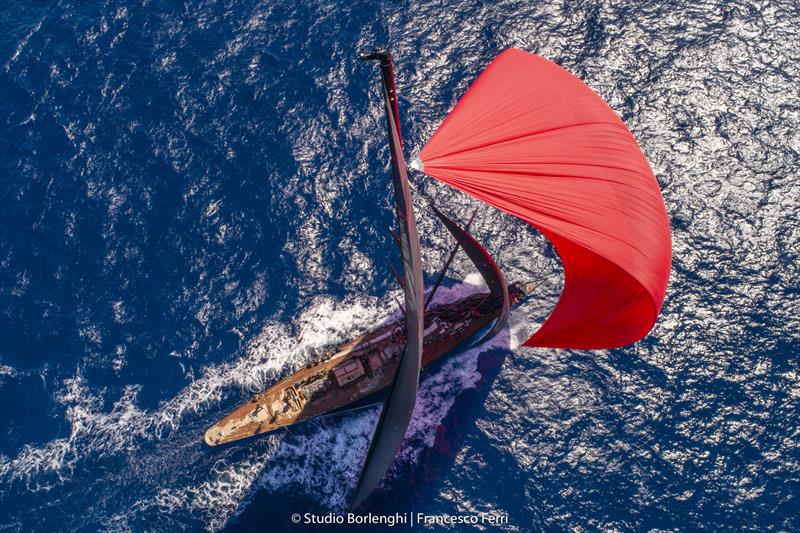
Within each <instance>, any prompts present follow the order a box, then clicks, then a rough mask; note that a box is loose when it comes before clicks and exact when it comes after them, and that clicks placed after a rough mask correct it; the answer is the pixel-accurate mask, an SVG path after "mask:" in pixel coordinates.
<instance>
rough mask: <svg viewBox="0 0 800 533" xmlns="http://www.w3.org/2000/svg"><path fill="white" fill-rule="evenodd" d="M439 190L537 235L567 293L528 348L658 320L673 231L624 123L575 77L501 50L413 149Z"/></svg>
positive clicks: (583, 343)
mask: <svg viewBox="0 0 800 533" xmlns="http://www.w3.org/2000/svg"><path fill="white" fill-rule="evenodd" d="M418 157H419V160H420V162H419V163H418V164H417V165H416V167H417V168H422V170H423V171H424V172H425V173H426V174H428V175H429V176H432V177H434V178H436V179H438V180H440V181H442V182H444V183H447V184H448V185H450V186H452V187H454V188H456V189H459V190H461V191H462V192H465V193H467V194H469V195H471V196H474V197H476V198H478V199H479V200H482V201H483V202H485V203H488V204H489V205H492V206H494V207H496V208H498V209H501V210H503V211H505V212H507V213H509V214H511V215H513V216H515V217H516V218H519V219H521V220H523V221H525V222H527V223H528V224H530V225H531V226H533V227H535V228H536V229H538V230H539V231H541V232H542V233H543V234H544V235H545V236H546V237H547V238H548V239H549V240H550V241H551V242H552V243H553V245H554V246H555V248H556V251H557V252H558V254H559V256H560V257H561V260H562V263H563V265H564V276H565V277H564V291H563V292H562V294H561V297H560V299H559V302H558V304H557V305H556V307H555V309H554V310H553V312H552V313H551V314H550V316H549V317H548V319H547V320H546V321H545V323H544V324H543V325H542V327H541V328H540V329H539V331H537V332H536V333H535V334H534V335H533V336H532V337H531V338H530V339H528V341H526V343H525V344H526V345H528V346H548V347H557V348H579V349H594V348H615V347H619V346H624V345H627V344H630V343H632V342H635V341H637V340H639V339H640V338H642V337H643V336H644V335H646V334H647V333H648V332H649V331H650V329H651V328H652V326H653V325H654V324H655V321H656V318H657V316H658V313H659V312H660V309H661V305H662V303H663V300H664V296H665V293H666V287H667V282H668V279H669V271H670V265H671V235H670V230H669V222H668V219H667V214H666V210H665V207H664V202H663V199H662V197H661V193H660V190H659V187H658V183H657V181H656V179H655V176H654V174H653V172H652V170H651V169H650V166H649V164H648V162H647V160H646V158H645V157H644V154H643V153H642V151H641V148H640V147H639V145H638V144H637V143H636V140H635V139H634V138H633V135H632V134H631V133H630V131H629V130H628V129H627V127H626V126H625V124H624V123H623V122H622V120H620V118H619V117H618V116H617V115H616V114H615V113H614V111H613V110H612V109H611V108H610V107H609V106H608V104H607V103H606V102H605V101H603V100H602V98H600V97H599V96H598V95H597V94H596V93H594V91H592V90H591V89H590V88H589V87H588V86H587V85H586V84H585V83H583V82H582V81H581V80H579V79H578V78H576V77H575V76H573V75H572V74H570V73H569V72H567V71H566V70H564V69H563V68H561V67H560V66H558V65H556V64H555V63H552V62H550V61H548V60H546V59H544V58H542V57H539V56H536V55H534V54H530V53H528V52H523V51H521V50H514V49H510V50H507V51H505V52H503V53H501V54H500V55H499V56H498V57H497V58H496V59H495V60H494V61H493V62H492V63H491V64H490V65H489V66H488V67H487V68H486V69H485V70H484V72H483V73H482V74H481V75H480V76H479V77H478V78H477V79H476V80H475V82H474V83H473V84H472V86H470V88H469V89H468V90H467V92H466V93H465V94H464V96H463V97H462V98H461V99H460V100H459V101H458V103H457V104H456V106H455V108H454V109H453V110H452V111H451V112H450V113H449V114H448V116H447V117H446V118H445V120H444V122H443V123H442V125H441V126H440V127H439V128H438V130H437V131H436V132H435V133H434V135H433V136H432V137H431V139H430V141H429V142H428V143H427V144H426V145H425V146H424V147H423V149H422V151H421V152H420V153H419V156H418Z"/></svg>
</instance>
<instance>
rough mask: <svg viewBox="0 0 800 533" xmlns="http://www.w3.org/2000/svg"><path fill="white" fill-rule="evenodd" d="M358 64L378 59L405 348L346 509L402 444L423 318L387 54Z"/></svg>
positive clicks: (416, 242) (380, 475)
mask: <svg viewBox="0 0 800 533" xmlns="http://www.w3.org/2000/svg"><path fill="white" fill-rule="evenodd" d="M362 59H372V60H378V61H380V66H381V79H382V81H383V100H384V104H385V107H386V124H387V128H388V130H389V146H390V148H391V155H392V182H393V184H394V194H395V209H396V212H397V229H398V236H399V238H400V255H401V258H402V261H403V292H404V294H405V325H406V349H405V352H404V353H403V355H402V359H401V360H400V364H399V366H398V368H397V374H395V377H394V382H393V383H392V386H391V389H390V390H389V395H388V396H387V398H386V401H385V403H384V404H383V410H382V411H381V416H380V419H379V420H378V426H377V427H376V429H375V434H374V435H373V437H372V443H371V444H370V447H369V451H368V452H367V457H366V459H365V460H364V466H363V468H362V470H361V476H360V477H359V480H358V484H357V485H356V490H355V494H354V496H353V500H352V503H351V504H350V508H351V509H355V508H356V507H358V506H359V505H360V504H361V503H362V502H363V501H364V500H365V499H366V498H367V496H369V495H370V494H371V493H372V491H373V490H375V488H376V487H377V486H378V484H379V483H380V481H381V479H382V478H383V476H384V474H385V473H386V471H387V470H388V469H389V466H390V465H391V464H392V461H394V458H395V455H397V451H398V450H399V449H400V446H401V445H402V444H403V439H404V437H405V434H406V429H407V428H408V424H409V422H410V421H411V414H412V412H413V410H414V403H415V402H416V399H417V386H418V384H419V369H420V363H421V359H422V337H423V319H424V308H423V299H422V282H423V279H422V263H421V260H420V249H419V235H418V233H417V225H416V222H415V221H414V208H413V204H412V202H411V192H410V191H409V186H408V175H407V172H406V164H405V159H404V157H403V145H402V140H401V137H400V125H399V120H398V119H399V115H398V110H397V94H396V91H395V87H394V72H393V69H392V58H391V55H390V54H389V53H388V52H384V51H375V52H372V53H370V54H367V55H364V56H362Z"/></svg>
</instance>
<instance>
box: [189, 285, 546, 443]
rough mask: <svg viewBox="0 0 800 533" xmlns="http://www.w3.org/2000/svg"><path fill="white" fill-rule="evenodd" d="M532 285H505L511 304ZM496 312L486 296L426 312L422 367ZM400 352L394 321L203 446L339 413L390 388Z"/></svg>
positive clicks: (238, 413)
mask: <svg viewBox="0 0 800 533" xmlns="http://www.w3.org/2000/svg"><path fill="white" fill-rule="evenodd" d="M536 285H537V284H533V283H528V284H526V285H523V286H519V285H516V284H514V285H511V286H510V287H509V296H510V300H511V303H512V304H514V303H516V302H518V301H519V300H520V299H521V298H522V297H524V296H525V295H527V294H529V293H530V292H531V291H532V290H533V289H534V288H535V287H536ZM499 312H500V301H499V299H498V298H497V297H495V296H492V295H491V294H489V293H480V294H473V295H471V296H467V297H466V298H463V299H461V300H457V301H455V302H452V303H449V304H445V305H440V306H437V307H433V308H432V309H428V310H426V312H425V331H424V342H423V353H422V365H423V366H425V365H429V364H431V363H432V362H434V361H436V360H437V359H440V358H441V357H442V356H444V355H447V354H448V353H449V352H451V351H452V350H453V348H455V347H457V346H459V345H460V344H462V343H463V342H465V341H467V340H468V339H470V338H471V337H472V336H473V335H474V334H475V333H477V332H478V331H480V330H481V329H483V328H484V327H486V326H487V325H488V324H489V323H490V322H491V321H492V320H494V319H495V318H497V316H498V314H499ZM404 348H405V330H404V323H403V322H402V321H397V322H392V323H390V324H387V325H385V326H383V327H380V328H378V329H376V330H374V331H372V332H370V333H367V334H365V335H362V336H361V337H358V338H357V339H354V340H352V341H350V342H347V343H345V344H343V345H341V346H339V347H338V348H335V349H333V350H330V351H329V352H327V353H325V354H324V355H323V356H322V357H321V358H320V359H319V360H317V361H315V362H312V363H309V364H308V365H306V367H305V368H302V369H300V370H298V371H297V372H295V373H293V374H291V375H290V376H288V377H286V378H284V379H283V380H281V381H279V382H278V383H276V384H275V385H273V386H272V387H270V388H269V389H267V390H265V391H263V392H261V393H260V394H258V395H256V396H255V397H254V398H253V399H252V400H250V401H249V402H247V403H245V404H244V405H242V406H240V407H239V408H237V409H236V410H234V411H233V412H232V413H230V414H229V415H228V416H226V417H225V418H223V419H222V420H220V421H219V422H218V423H217V424H215V425H214V426H212V427H211V428H209V429H208V431H206V434H205V442H206V444H208V445H209V446H217V445H220V444H227V443H230V442H233V441H237V440H240V439H244V438H247V437H252V436H254V435H258V434H260V433H267V432H269V431H273V430H275V429H278V428H281V427H284V426H289V425H292V424H295V423H297V422H301V421H303V420H308V419H309V418H312V417H315V416H319V415H322V414H326V413H330V412H333V411H337V410H342V409H344V408H347V406H351V405H352V404H356V403H357V402H359V401H361V400H364V399H365V398H367V397H370V396H373V395H375V394H376V393H378V392H381V391H383V390H384V389H386V388H387V387H388V386H389V385H390V384H391V383H392V379H393V377H394V373H395V371H396V369H397V364H398V361H399V359H400V355H401V354H402V353H403V350H404Z"/></svg>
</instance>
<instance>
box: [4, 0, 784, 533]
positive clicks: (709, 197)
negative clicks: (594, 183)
mask: <svg viewBox="0 0 800 533" xmlns="http://www.w3.org/2000/svg"><path fill="white" fill-rule="evenodd" d="M798 28H800V5H798V3H797V2H796V1H793V0H783V1H777V2H772V1H764V2H745V1H721V0H713V1H707V0H692V1H678V2H669V3H666V2H664V3H662V2H652V1H638V0H619V1H613V2H595V1H581V2H554V1H550V2H546V1H506V0H502V1H493V2H477V1H472V0H459V1H453V0H439V1H433V2H358V3H352V4H351V3H348V2H335V1H331V0H323V1H316V2H315V1H303V2H282V1H275V0H270V1H266V0H261V1H258V0H226V1H222V0H215V1H211V0H207V1H202V0H198V1H191V2H190V1H179V0H164V1H160V0H159V1H156V0H97V1H79V0H60V1H46V0H30V1H6V2H2V4H0V201H1V207H0V532H6V531H8V532H17V531H19V532H29V531H33V532H38V531H47V532H50V531H80V532H91V531H108V532H115V531H155V532H162V531H163V532H172V531H205V530H209V531H232V532H233V531H275V532H277V531H302V530H306V529H309V527H308V526H303V525H302V524H301V525H300V526H295V525H293V524H292V522H291V520H290V515H291V514H292V513H294V512H298V513H305V512H310V513H317V514H320V515H325V514H326V513H331V512H334V513H336V512H341V511H343V510H344V509H345V508H346V505H347V502H348V499H349V496H350V494H351V491H352V488H353V486H354V484H355V481H356V479H357V476H358V471H359V468H360V466H361V463H362V461H363V457H364V455H365V453H366V449H367V446H368V443H369V438H370V436H371V433H372V428H373V427H374V424H375V422H376V420H377V417H378V409H377V408H373V409H368V410H366V411H361V412H358V413H355V414H352V415H349V416H340V417H329V418H324V419H321V420H318V421H316V422H313V423H308V424H305V425H301V426H298V427H296V428H293V429H291V430H289V431H284V432H280V433H275V434H272V435H269V436H266V437H264V438H259V439H254V440H252V441H250V442H245V443H242V444H241V445H235V446H230V447H227V448H224V449H216V448H215V449H209V448H207V447H204V445H203V444H202V435H203V432H204V431H205V429H206V428H207V427H208V426H209V425H211V424H213V423H214V422H215V421H216V420H217V419H218V418H219V417H220V416H222V415H224V414H225V413H226V412H228V411H229V410H231V409H232V408H234V407H235V406H236V405H237V404H238V403H240V402H242V401H245V400H246V399H248V398H249V397H250V395H252V394H253V393H254V392H255V391H258V390H260V389H262V388H264V387H266V386H269V385H270V384H272V383H274V382H275V381H276V380H278V379H280V378H281V377H283V376H285V375H287V374H288V373H290V372H291V371H293V370H295V369H297V368H299V367H300V366H302V365H304V364H305V363H306V362H307V361H309V360H311V359H313V358H314V356H315V354H316V353H318V352H319V351H321V350H323V349H324V348H326V347H328V346H331V345H333V344H335V343H337V342H341V341H343V340H345V339H348V338H350V337H352V336H354V335H356V334H357V333H361V332H364V331H367V330H368V329H370V328H371V327H373V326H374V325H375V324H379V323H381V322H384V321H385V320H388V319H391V318H392V317H395V318H396V317H397V314H398V311H397V305H396V303H395V297H396V296H397V295H398V294H399V293H400V292H399V289H398V287H397V284H396V282H395V281H394V279H393V276H392V274H391V267H390V265H391V264H394V265H395V266H396V267H398V266H399V260H398V254H397V249H396V246H395V245H394V243H393V240H392V237H391V233H390V228H391V227H392V225H393V211H392V205H393V204H392V197H391V185H390V180H389V166H388V150H387V143H386V133H385V128H384V122H383V109H382V107H381V103H380V93H379V90H378V87H379V82H378V80H379V78H378V72H377V67H376V66H375V65H374V64H365V63H363V62H361V61H359V60H358V59H357V54H358V52H359V51H362V50H365V49H371V48H372V47H373V46H375V45H379V46H386V45H388V46H390V48H391V50H392V52H393V53H394V56H395V68H396V75H397V86H398V90H399V92H400V111H401V115H402V128H403V132H404V137H405V141H406V152H407V155H408V156H409V158H410V157H412V156H413V155H414V154H416V153H417V152H418V151H419V150H420V149H421V147H422V146H423V145H424V143H425V141H426V140H427V139H428V138H429V137H430V135H431V134H432V133H433V132H434V131H435V129H436V127H437V126H438V125H439V124H440V122H441V121H442V119H443V118H444V117H445V116H446V114H447V112H448V111H449V110H450V109H451V108H452V106H453V105H454V104H455V102H456V101H457V99H458V98H459V96H460V95H461V94H463V92H464V91H465V89H466V88H467V87H468V86H469V84H470V83H471V82H472V80H473V79H474V78H475V77H476V76H477V75H478V73H480V71H481V70H482V69H483V68H484V67H485V66H486V65H487V64H488V63H489V62H490V61H491V60H492V59H493V58H494V57H495V56H496V55H497V54H498V53H500V52H501V51H502V50H504V49H506V48H508V47H518V48H521V49H524V50H528V51H532V52H536V53H538V54H541V55H543V56H545V57H547V58H549V59H551V60H553V61H555V62H557V63H559V64H561V65H562V66H564V67H565V68H567V69H568V70H570V71H571V72H573V73H575V74H576V75H578V76H579V77H580V78H582V79H583V80H585V81H586V82H587V83H588V84H589V85H590V86H591V87H592V88H593V89H594V90H595V91H597V92H598V93H599V94H600V95H602V96H603V97H604V98H605V99H606V100H607V101H608V102H609V103H610V104H611V106H612V107H613V108H614V109H615V110H616V112H617V113H618V114H619V115H620V116H621V117H622V118H623V120H624V121H625V122H626V123H627V125H628V126H629V128H630V129H631V131H632V132H633V133H634V135H635V136H636V138H637V139H638V140H639V141H640V143H641V146H642V149H643V150H644V153H645V154H646V155H647V157H648V159H649V161H650V162H651V165H652V167H653V170H654V171H655V174H656V175H657V177H658V181H659V184H660V186H661V188H662V191H663V195H664V199H665V203H666V207H667V211H668V213H669V219H670V223H671V227H672V232H673V241H674V248H673V255H674V258H673V263H672V272H671V279H670V285H669V289H668V292H667V297H666V301H665V303H664V308H663V311H662V314H661V317H660V319H659V321H658V323H657V324H656V326H655V328H654V329H653V331H652V332H651V333H650V335H648V336H647V337H646V338H645V339H644V340H642V341H641V342H639V343H637V344H635V345H633V346H630V347H627V348H623V349H617V350H608V351H595V352H590V351H567V350H548V349H529V348H522V347H520V346H519V345H520V344H521V343H522V342H523V341H524V340H525V339H526V338H527V337H528V336H529V335H530V334H531V333H532V332H533V331H534V330H535V328H536V327H537V326H538V325H539V324H541V322H542V321H543V320H544V319H545V318H546V317H547V315H548V313H549V312H550V311H551V310H552V308H553V306H554V305H555V302H556V300H557V298H558V295H559V293H560V290H561V285H562V272H561V267H560V262H559V260H558V257H557V255H555V253H554V252H553V250H552V248H551V247H550V246H549V245H548V243H547V242H546V240H545V239H544V238H543V237H542V236H541V235H539V234H537V233H536V232H535V231H534V230H533V229H531V228H529V227H527V226H526V225H525V224H523V223H520V222H518V221H516V220H514V219H511V218H510V217H508V216H506V215H504V214H501V213H498V212H496V211H494V210H492V209H491V208H489V207H483V208H480V209H479V210H478V217H477V219H476V222H475V223H474V226H473V228H474V230H475V234H476V236H477V237H478V238H479V239H480V240H481V241H482V242H484V243H485V245H486V246H487V247H488V249H489V250H490V251H491V252H492V253H493V254H494V255H495V258H496V259H497V261H498V263H499V264H500V266H501V267H502V268H503V270H504V271H505V272H506V276H507V278H508V279H509V280H510V281H527V280H530V279H538V278H544V279H546V280H547V282H546V284H545V285H544V286H543V288H542V289H541V290H540V291H539V292H538V293H537V294H536V295H535V296H534V297H533V298H532V299H530V300H529V301H528V302H527V303H526V304H525V305H523V306H521V307H520V308H519V309H517V310H515V312H514V313H513V315H512V320H511V325H510V328H509V329H508V330H507V331H506V332H504V333H503V334H502V335H500V337H499V338H498V339H496V340H495V341H494V342H493V343H492V344H491V345H489V346H485V347H483V348H482V349H480V350H479V351H472V352H467V353H464V354H461V355H458V356H455V357H452V358H450V359H448V360H447V361H446V362H444V363H443V364H441V365H438V366H437V367H436V368H433V369H430V370H426V371H425V372H424V376H423V380H422V383H421V388H420V393H419V399H418V402H417V407H416V410H415V414H414V419H413V421H412V424H411V429H410V430H409V433H408V435H407V441H406V443H405V445H404V447H403V449H402V451H401V454H400V457H399V459H398V460H397V461H396V463H395V466H394V467H393V469H392V470H391V472H390V475H389V476H388V477H387V479H386V480H385V483H384V484H383V486H382V488H381V490H380V491H379V493H378V495H377V496H376V497H375V498H373V499H372V500H371V502H370V503H369V505H368V510H369V511H371V512H373V513H376V514H388V513H395V512H406V511H411V510H414V511H417V512H423V513H426V514H429V515H441V514H455V515H457V514H471V513H479V512H488V513H498V514H500V515H507V516H508V524H506V525H504V526H502V527H500V528H499V529H492V528H489V527H486V526H483V527H480V526H472V525H462V526H458V527H454V528H452V529H446V528H441V527H427V528H424V527H423V528H421V529H423V530H428V531H445V530H447V531H477V530H487V531H491V530H503V531H520V532H527V531H540V530H549V531H562V530H570V531H596V530H605V531H649V530H657V531H690V530H716V531H740V530H748V531H768V530H774V531H798V530H800V518H799V516H800V430H799V429H798V426H799V425H800V424H799V423H800V360H799V356H800V320H799V319H798V316H800V294H798V293H799V292H800V282H799V281H798V280H800V261H799V260H798V254H800V181H799V180H800V172H799V171H798V168H800V133H799V131H800V89H799V87H800V63H799V62H798V58H800V29H798ZM412 179H413V181H414V182H415V184H416V187H417V190H416V192H415V196H416V199H417V205H416V208H417V217H418V219H419V226H420V232H421V239H422V245H423V248H424V256H423V260H424V265H425V269H426V271H427V272H428V279H429V281H430V280H432V279H433V276H434V275H435V273H436V272H437V270H438V269H439V267H440V265H441V264H442V263H443V261H444V259H445V257H446V256H447V254H448V252H449V249H450V247H451V245H452V243H451V242H450V240H449V238H448V237H447V236H446V235H445V231H444V230H443V228H442V227H441V226H440V225H439V224H438V223H437V221H436V219H435V217H434V216H433V214H432V213H431V211H430V210H429V209H428V208H427V202H428V201H435V202H437V203H438V204H439V205H441V206H444V207H446V208H447V209H448V210H449V212H450V213H451V214H452V215H453V216H455V217H456V218H457V219H459V220H462V221H464V220H466V219H467V218H468V217H469V216H470V214H471V213H472V211H473V209H474V208H475V207H477V206H478V204H477V203H476V202H475V201H473V200H471V199H470V198H468V197H466V196H464V195H462V194H461V193H458V192H455V191H453V190H451V189H448V188H447V187H446V186H444V185H442V184H440V183H438V182H435V181H433V180H430V179H428V178H426V177H424V176H422V175H420V174H417V173H413V174H412ZM479 279H480V278H479V277H477V276H476V275H475V274H474V273H473V272H472V270H471V268H470V266H469V263H468V260H467V259H466V258H465V257H463V255H462V256H459V257H458V259H457V260H456V262H455V266H454V269H453V270H452V271H451V272H450V274H449V279H448V281H447V284H446V287H445V289H443V290H442V291H440V292H439V293H438V294H437V299H439V300H440V301H447V300H448V299H452V298H456V297H458V296H459V295H463V294H466V293H469V292H473V291H477V290H481V283H480V281H479ZM376 529H377V528H376ZM352 530H354V531H369V530H370V528H369V527H361V528H355V529H351V531H352ZM394 530H397V531H401V530H403V527H397V528H395V529H394Z"/></svg>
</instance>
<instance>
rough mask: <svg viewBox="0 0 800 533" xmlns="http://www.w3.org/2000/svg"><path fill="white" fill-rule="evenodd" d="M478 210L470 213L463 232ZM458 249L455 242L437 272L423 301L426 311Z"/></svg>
mask: <svg viewBox="0 0 800 533" xmlns="http://www.w3.org/2000/svg"><path fill="white" fill-rule="evenodd" d="M479 208H480V206H478V207H476V208H475V211H473V212H472V216H471V217H469V222H467V225H466V226H464V230H465V231H469V227H470V226H471V225H472V221H473V220H475V215H477V214H478V209H479ZM460 247H461V244H459V242H458V241H456V245H455V247H454V248H453V251H451V252H450V256H449V257H448V258H447V261H445V263H444V267H442V270H441V272H439V277H437V278H436V283H434V284H433V288H432V289H431V292H430V293H428V297H427V298H426V299H425V305H424V306H423V309H427V308H428V304H430V303H431V301H432V300H433V295H434V294H436V291H437V290H438V289H439V285H441V283H442V280H443V279H444V275H445V274H446V273H447V270H448V269H449V268H450V263H452V262H453V259H455V257H456V254H457V253H458V249H459V248H460Z"/></svg>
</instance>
